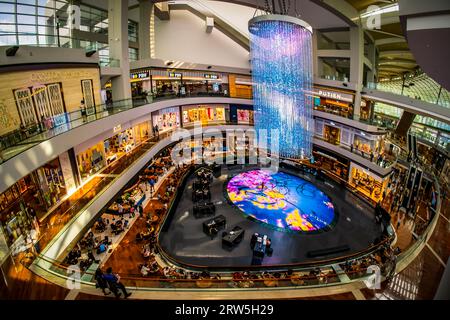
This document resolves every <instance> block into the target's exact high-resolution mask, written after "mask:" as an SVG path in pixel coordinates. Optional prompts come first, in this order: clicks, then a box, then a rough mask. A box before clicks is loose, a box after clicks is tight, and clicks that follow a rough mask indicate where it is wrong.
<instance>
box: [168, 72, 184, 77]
mask: <svg viewBox="0 0 450 320" xmlns="http://www.w3.org/2000/svg"><path fill="white" fill-rule="evenodd" d="M182 76H183V74H182V73H181V72H169V78H181V77H182Z"/></svg>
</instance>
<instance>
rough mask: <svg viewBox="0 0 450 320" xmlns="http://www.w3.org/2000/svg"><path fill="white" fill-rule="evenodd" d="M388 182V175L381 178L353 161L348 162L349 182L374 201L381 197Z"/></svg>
mask: <svg viewBox="0 0 450 320" xmlns="http://www.w3.org/2000/svg"><path fill="white" fill-rule="evenodd" d="M388 182H389V176H388V177H386V178H381V177H379V176H377V175H376V174H374V173H373V172H371V171H369V170H367V169H365V168H363V167H361V166H359V165H357V164H355V163H353V162H352V163H351V164H350V177H349V184H350V185H351V186H352V187H354V188H355V189H356V190H357V191H358V192H360V193H362V194H363V195H365V196H366V197H368V198H370V199H372V200H373V201H375V202H378V201H380V200H381V199H382V197H383V192H384V190H385V189H386V187H387V184H388Z"/></svg>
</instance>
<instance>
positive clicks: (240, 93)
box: [228, 74, 253, 99]
mask: <svg viewBox="0 0 450 320" xmlns="http://www.w3.org/2000/svg"><path fill="white" fill-rule="evenodd" d="M228 81H229V86H230V97H231V98H243V99H252V98H253V96H252V95H253V91H252V77H251V76H247V75H237V74H229V75H228Z"/></svg>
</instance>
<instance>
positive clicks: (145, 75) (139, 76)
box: [130, 71, 150, 80]
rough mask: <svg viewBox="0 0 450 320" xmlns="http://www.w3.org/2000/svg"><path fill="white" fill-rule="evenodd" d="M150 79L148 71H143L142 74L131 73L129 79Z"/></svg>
mask: <svg viewBox="0 0 450 320" xmlns="http://www.w3.org/2000/svg"><path fill="white" fill-rule="evenodd" d="M149 77H150V74H149V72H148V71H144V72H138V73H132V74H131V76H130V78H131V79H133V80H135V79H147V78H149Z"/></svg>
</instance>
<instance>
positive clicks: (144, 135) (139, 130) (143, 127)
mask: <svg viewBox="0 0 450 320" xmlns="http://www.w3.org/2000/svg"><path fill="white" fill-rule="evenodd" d="M133 130H134V132H133V136H134V140H135V143H136V146H138V145H140V144H141V143H142V142H144V141H146V140H148V139H149V137H150V133H151V131H152V128H151V124H150V121H144V122H142V123H139V124H138V125H136V126H134V127H133Z"/></svg>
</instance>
